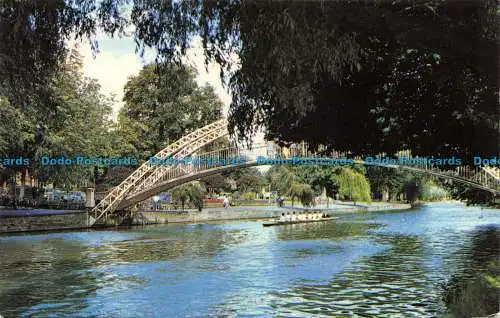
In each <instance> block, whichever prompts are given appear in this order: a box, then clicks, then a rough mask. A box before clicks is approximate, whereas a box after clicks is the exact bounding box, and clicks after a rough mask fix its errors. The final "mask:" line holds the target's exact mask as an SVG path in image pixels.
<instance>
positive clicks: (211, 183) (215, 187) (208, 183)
mask: <svg viewBox="0 0 500 318" xmlns="http://www.w3.org/2000/svg"><path fill="white" fill-rule="evenodd" d="M200 182H201V183H203V184H204V185H205V187H206V188H207V189H208V190H209V192H210V193H211V194H213V193H214V192H215V193H221V192H224V191H228V190H229V189H230V187H231V186H230V184H229V183H228V182H227V179H226V177H224V176H222V175H220V174H214V175H211V176H208V177H204V178H202V179H200Z"/></svg>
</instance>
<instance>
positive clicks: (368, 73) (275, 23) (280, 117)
mask: <svg viewBox="0 0 500 318" xmlns="http://www.w3.org/2000/svg"><path fill="white" fill-rule="evenodd" d="M132 12H133V14H132V21H133V23H134V24H135V25H136V27H137V31H136V36H137V38H138V39H139V40H140V45H141V48H143V47H145V46H149V45H152V46H153V47H154V48H156V49H157V51H158V52H159V54H160V58H164V59H167V60H170V59H175V58H178V57H179V56H180V55H182V54H184V53H185V49H186V48H187V47H188V46H189V41H190V38H192V37H194V36H197V35H198V36H201V38H202V40H203V44H204V48H205V53H206V56H207V58H208V59H213V60H215V61H217V62H218V63H220V64H221V65H222V66H223V71H226V74H228V78H229V83H230V86H231V88H232V92H233V103H232V105H231V109H230V123H231V128H232V129H234V131H236V132H238V135H239V136H240V137H242V138H247V139H248V138H250V136H251V135H252V133H253V132H254V131H255V126H254V125H255V124H258V125H264V126H266V128H267V132H268V137H269V139H273V138H276V139H279V140H288V141H300V140H307V141H310V142H312V143H316V144H327V145H330V146H332V147H334V148H335V149H338V150H351V151H353V152H355V153H379V152H386V153H393V152H395V151H397V150H400V149H408V148H410V149H412V150H414V154H420V155H433V154H435V153H436V152H437V151H438V152H439V153H440V154H441V155H452V154H466V153H477V154H490V155H491V154H496V153H497V150H498V138H497V137H494V138H491V136H497V134H496V133H497V127H498V122H499V114H498V110H497V107H496V105H497V93H498V82H497V74H496V67H492V65H497V64H498V59H497V56H498V54H497V40H498V28H497V25H498V13H497V10H496V3H495V1H492V0H488V1H486V0H484V1H462V2H460V3H457V2H456V1H452V0H447V1H439V2H433V3H425V4H422V3H418V2H415V3H408V2H407V1H393V2H387V1H382V0H380V1H370V2H345V1H329V2H317V3H310V2H283V1H260V2H249V1H231V2H227V1H222V2H220V1H218V2H214V1H194V2H189V3H182V4H181V3H179V2H176V1H167V2H161V3H158V2H156V1H143V2H140V3H136V4H134V6H133V9H132ZM148 12H155V14H154V15H151V14H146V13H148ZM311 39H313V40H311ZM231 53H235V54H236V55H238V57H239V61H240V64H241V68H239V69H238V70H236V71H235V70H234V69H233V70H232V71H231V70H230V67H231V66H232V63H231V58H232V56H231ZM332 101H334V102H332ZM470 131H474V132H475V133H474V134H471V133H470ZM478 138H481V140H483V142H481V143H478V142H476V141H477V140H478Z"/></svg>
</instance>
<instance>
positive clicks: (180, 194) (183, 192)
mask: <svg viewBox="0 0 500 318" xmlns="http://www.w3.org/2000/svg"><path fill="white" fill-rule="evenodd" d="M189 190H190V189H189V185H186V184H183V185H181V186H180V187H177V188H175V189H174V190H173V191H172V199H173V200H174V201H175V202H180V203H181V207H182V210H184V205H185V204H186V202H187V201H188V200H189V196H190V191H189Z"/></svg>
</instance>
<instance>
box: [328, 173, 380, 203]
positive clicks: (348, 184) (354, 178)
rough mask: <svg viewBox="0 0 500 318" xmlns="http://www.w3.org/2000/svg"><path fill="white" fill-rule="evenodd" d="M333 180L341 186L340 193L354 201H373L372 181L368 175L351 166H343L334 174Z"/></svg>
mask: <svg viewBox="0 0 500 318" xmlns="http://www.w3.org/2000/svg"><path fill="white" fill-rule="evenodd" d="M332 180H333V181H334V182H335V183H336V184H337V185H338V186H339V195H341V196H343V197H347V198H349V199H350V200H352V201H353V202H354V205H356V201H365V202H371V191H370V183H369V182H368V180H367V179H366V177H365V176H364V175H363V174H361V173H359V172H357V171H354V170H352V169H350V168H341V169H339V170H338V172H337V173H336V174H334V175H332Z"/></svg>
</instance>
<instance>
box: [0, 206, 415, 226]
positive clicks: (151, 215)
mask: <svg viewBox="0 0 500 318" xmlns="http://www.w3.org/2000/svg"><path fill="white" fill-rule="evenodd" d="M410 208H411V206H410V205H409V204H397V203H378V202H377V203H372V204H368V205H365V204H357V205H353V204H352V203H342V202H339V203H336V204H333V205H330V206H329V207H328V208H327V207H322V206H319V207H316V208H314V209H313V210H315V211H325V212H328V213H330V214H333V215H337V214H345V213H355V212H372V211H388V210H407V209H410ZM303 210H305V208H303V207H291V206H284V207H281V208H280V207H276V206H240V207H230V208H228V209H224V208H222V207H218V208H206V209H204V210H203V211H201V212H199V211H195V210H189V211H151V210H149V211H148V210H146V211H138V212H136V213H134V214H133V215H132V218H131V219H129V220H128V222H127V225H147V224H166V223H200V222H208V221H221V220H240V219H271V218H275V217H278V216H279V215H281V213H283V212H287V211H303ZM82 228H87V213H86V212H85V211H74V210H73V211H64V210H34V209H20V210H1V211H0V233H13V232H31V231H53V230H68V229H82Z"/></svg>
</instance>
